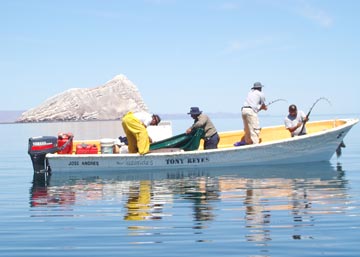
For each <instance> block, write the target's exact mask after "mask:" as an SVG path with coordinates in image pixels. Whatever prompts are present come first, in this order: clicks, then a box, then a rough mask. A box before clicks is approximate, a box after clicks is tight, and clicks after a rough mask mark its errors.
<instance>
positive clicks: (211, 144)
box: [186, 107, 220, 150]
mask: <svg viewBox="0 0 360 257" xmlns="http://www.w3.org/2000/svg"><path fill="white" fill-rule="evenodd" d="M188 114H190V115H191V118H193V119H194V124H193V125H192V126H191V127H190V128H188V129H187V130H186V134H190V133H191V132H192V131H193V130H194V129H198V128H203V129H204V132H205V135H204V137H203V139H204V149H205V150H206V149H216V148H217V147H218V144H219V141H220V137H219V135H218V133H217V131H216V128H215V126H214V124H213V123H212V121H211V120H210V118H209V116H207V115H206V114H203V113H202V111H200V109H199V107H191V108H190V112H189V113H188Z"/></svg>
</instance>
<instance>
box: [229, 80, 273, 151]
mask: <svg viewBox="0 0 360 257" xmlns="http://www.w3.org/2000/svg"><path fill="white" fill-rule="evenodd" d="M263 86H264V85H262V84H261V83H260V82H255V83H254V85H253V87H252V88H251V90H250V92H249V93H248V95H247V97H246V99H245V102H244V105H243V107H242V108H241V115H242V119H243V123H244V132H245V135H244V138H243V139H242V140H241V141H240V142H236V143H235V144H234V145H235V146H240V145H244V144H246V145H250V144H258V143H260V130H261V129H260V123H259V118H258V112H259V111H261V110H265V111H266V110H267V106H266V104H265V95H264V93H263V92H262V88H263Z"/></svg>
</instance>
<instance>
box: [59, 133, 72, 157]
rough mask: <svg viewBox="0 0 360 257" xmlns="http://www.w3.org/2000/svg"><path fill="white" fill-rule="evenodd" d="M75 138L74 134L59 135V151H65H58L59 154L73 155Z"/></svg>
mask: <svg viewBox="0 0 360 257" xmlns="http://www.w3.org/2000/svg"><path fill="white" fill-rule="evenodd" d="M73 138H74V136H73V134H72V133H59V134H58V141H57V144H58V147H59V149H61V148H62V147H63V149H61V150H59V151H58V153H59V154H72V148H73ZM68 141H70V142H68ZM65 144H66V145H65ZM64 145H65V146H64Z"/></svg>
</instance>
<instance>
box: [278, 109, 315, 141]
mask: <svg viewBox="0 0 360 257" xmlns="http://www.w3.org/2000/svg"><path fill="white" fill-rule="evenodd" d="M308 120H309V118H308V117H306V115H305V113H304V112H303V111H301V110H300V111H298V110H297V107H296V105H295V104H292V105H290V106H289V115H288V116H286V117H285V121H284V123H285V128H286V129H287V130H289V132H290V133H291V136H292V137H293V136H300V135H305V134H306V127H305V125H303V124H304V123H305V122H307V121H308Z"/></svg>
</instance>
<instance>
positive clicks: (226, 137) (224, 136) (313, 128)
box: [72, 120, 346, 154]
mask: <svg viewBox="0 0 360 257" xmlns="http://www.w3.org/2000/svg"><path fill="white" fill-rule="evenodd" d="M345 123H346V121H344V120H327V121H320V122H319V121H318V122H308V123H307V124H306V129H307V133H308V134H312V133H316V132H320V131H323V130H326V129H330V128H334V127H338V126H341V125H343V124H345ZM219 136H220V142H219V145H218V148H232V147H234V143H235V142H237V141H240V140H241V139H242V137H243V136H244V131H243V130H237V131H227V132H221V133H219ZM260 138H261V142H263V143H265V142H272V141H276V140H283V139H287V138H291V135H290V133H289V131H288V130H287V129H286V128H285V126H273V127H266V128H263V129H262V130H261V134H260ZM201 141H202V140H201ZM83 143H86V144H91V145H96V146H97V148H98V150H99V152H98V153H100V152H101V145H100V140H74V142H73V148H72V153H73V154H75V151H76V147H77V145H78V144H83ZM199 149H203V142H200V147H199Z"/></svg>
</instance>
